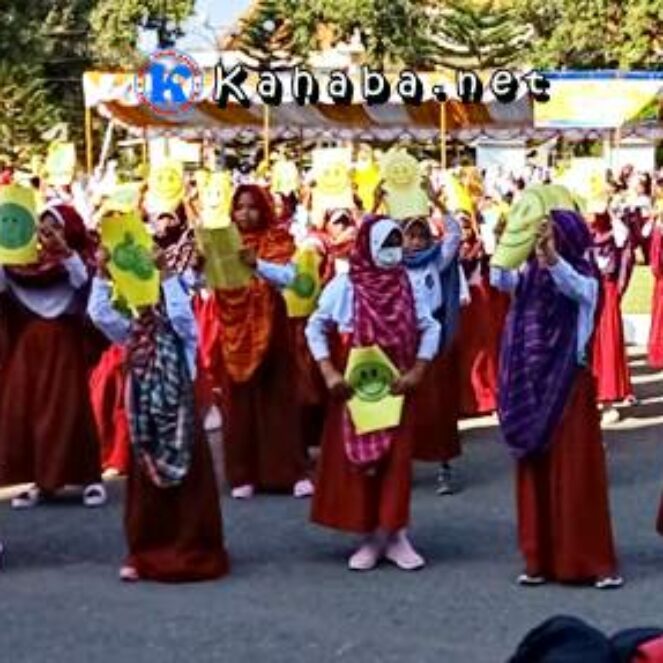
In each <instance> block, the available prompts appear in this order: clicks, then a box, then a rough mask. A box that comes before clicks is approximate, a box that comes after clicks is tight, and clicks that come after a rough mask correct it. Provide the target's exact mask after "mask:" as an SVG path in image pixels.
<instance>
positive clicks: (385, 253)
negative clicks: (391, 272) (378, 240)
mask: <svg viewBox="0 0 663 663" xmlns="http://www.w3.org/2000/svg"><path fill="white" fill-rule="evenodd" d="M375 261H376V263H377V265H378V267H383V268H385V269H389V268H391V267H398V265H400V264H401V263H402V262H403V247H402V246H389V247H386V246H384V247H382V248H381V249H380V250H379V251H378V252H377V255H376V256H375Z"/></svg>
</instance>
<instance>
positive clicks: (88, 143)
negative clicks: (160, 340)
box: [85, 106, 93, 175]
mask: <svg viewBox="0 0 663 663" xmlns="http://www.w3.org/2000/svg"><path fill="white" fill-rule="evenodd" d="M92 154H93V148H92V109H91V108H90V107H89V106H86V107H85V167H86V170H87V174H88V175H91V174H92V161H93V156H92Z"/></svg>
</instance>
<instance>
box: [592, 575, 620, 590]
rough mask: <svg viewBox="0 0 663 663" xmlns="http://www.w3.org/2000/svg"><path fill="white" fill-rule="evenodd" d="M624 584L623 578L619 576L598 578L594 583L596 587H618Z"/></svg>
mask: <svg viewBox="0 0 663 663" xmlns="http://www.w3.org/2000/svg"><path fill="white" fill-rule="evenodd" d="M623 586H624V578H622V577H621V576H608V577H606V578H599V579H598V580H597V581H596V582H595V583H594V587H596V589H619V588H620V587H623Z"/></svg>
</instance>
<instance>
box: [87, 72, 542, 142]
mask: <svg viewBox="0 0 663 663" xmlns="http://www.w3.org/2000/svg"><path fill="white" fill-rule="evenodd" d="M226 68H227V69H228V65H227V64H226ZM313 73H314V75H315V77H316V80H317V81H318V82H319V85H320V98H319V102H318V103H316V104H314V105H310V104H307V105H304V106H300V105H298V104H297V103H296V102H295V101H294V100H293V98H292V94H291V81H292V72H291V71H286V72H279V74H278V75H279V78H280V80H281V82H282V83H283V89H284V96H283V100H282V103H281V104H280V105H279V106H278V107H270V108H269V134H270V136H271V137H272V138H286V139H287V138H316V137H325V136H327V135H328V136H330V137H333V138H337V139H343V140H345V139H358V140H364V139H365V140H371V139H374V140H375V139H377V140H385V141H388V140H394V139H397V138H399V137H402V136H404V135H405V136H407V135H409V136H412V137H413V138H416V139H431V138H434V137H435V136H438V135H439V134H440V132H443V133H445V134H448V135H460V134H461V133H462V132H471V133H473V134H474V133H478V134H485V135H490V136H493V135H494V136H497V135H501V134H502V133H503V132H506V134H514V132H515V134H518V133H519V132H521V131H522V130H524V129H526V128H528V127H530V128H531V127H532V120H533V112H532V104H531V101H530V98H529V95H528V94H527V90H526V87H525V85H524V83H523V84H521V86H520V95H519V97H518V98H517V99H516V100H515V101H514V102H512V103H509V104H504V103H500V102H498V101H496V100H495V99H494V97H493V96H492V94H491V92H490V90H489V87H488V85H487V83H488V81H489V77H490V73H486V74H485V76H484V75H482V79H483V80H484V82H485V86H484V87H485V90H484V96H483V101H482V103H473V104H464V103H462V102H461V101H460V100H459V99H458V97H457V94H456V83H455V74H454V73H453V72H431V73H422V74H419V76H420V78H421V80H422V82H423V86H424V98H423V101H422V103H421V104H420V105H418V106H413V105H407V104H404V103H403V101H402V99H401V98H400V96H399V95H398V94H397V92H396V82H397V81H398V74H397V73H394V74H387V79H388V80H390V82H391V83H392V94H391V97H390V99H389V100H388V102H387V103H385V104H381V105H374V106H369V105H367V104H366V103H365V102H364V100H363V99H362V98H361V96H360V93H361V85H360V82H361V81H360V74H359V71H355V72H351V73H349V74H348V75H349V77H350V79H351V80H352V82H353V86H354V97H353V99H352V103H350V104H349V105H346V106H342V105H338V104H335V103H334V101H333V100H332V99H331V98H330V97H329V95H328V93H327V83H328V81H329V73H330V72H329V71H328V70H315V71H314V72H313ZM203 79H204V84H203V91H202V94H201V96H200V99H199V100H198V101H197V102H196V103H195V104H194V105H193V106H192V107H191V108H190V109H189V110H188V111H187V112H186V113H182V114H177V115H175V116H171V117H164V116H160V115H158V114H156V113H154V111H153V110H152V109H151V108H150V107H149V105H147V104H145V103H144V102H142V100H141V98H140V96H139V95H138V94H137V91H136V75H135V74H134V73H133V72H101V71H89V72H86V73H85V74H84V79H83V83H84V92H85V104H86V107H87V109H96V110H97V111H98V112H99V113H100V114H101V115H102V116H104V117H106V118H108V119H112V120H113V121H114V123H116V124H119V125H121V126H123V127H125V128H126V129H128V130H129V132H131V133H134V134H136V135H141V136H144V137H147V138H149V137H152V136H154V135H159V136H163V135H173V136H175V135H176V136H178V137H180V138H184V139H187V140H188V139H196V138H201V137H209V138H217V139H221V140H232V139H233V138H235V137H237V136H238V135H242V134H245V133H247V132H249V133H253V134H260V133H262V132H263V130H264V129H265V115H266V113H265V106H264V104H263V102H262V100H261V99H260V97H259V96H258V94H257V92H256V86H257V82H258V74H257V73H255V72H252V73H250V74H249V77H248V79H247V80H246V81H245V83H244V84H243V88H244V90H245V91H246V93H247V95H248V96H249V98H250V100H251V105H250V107H248V108H244V107H243V106H241V105H240V104H239V103H237V102H235V101H233V100H231V102H230V103H229V104H228V106H227V107H226V108H220V107H219V106H218V104H217V103H216V100H215V98H214V71H213V70H211V69H207V70H205V71H204V76H203ZM436 84H437V85H439V84H443V85H444V86H445V90H446V92H447V95H448V101H446V102H445V103H444V104H440V103H439V102H438V101H437V100H436V99H435V98H434V96H433V93H432V89H433V86H434V85H436Z"/></svg>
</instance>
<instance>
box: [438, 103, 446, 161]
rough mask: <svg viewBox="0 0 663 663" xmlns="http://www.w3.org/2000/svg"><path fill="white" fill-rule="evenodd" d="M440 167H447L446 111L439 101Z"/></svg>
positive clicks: (443, 104)
mask: <svg viewBox="0 0 663 663" xmlns="http://www.w3.org/2000/svg"><path fill="white" fill-rule="evenodd" d="M440 168H442V170H446V169H447V113H446V106H445V102H444V101H441V102H440Z"/></svg>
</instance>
